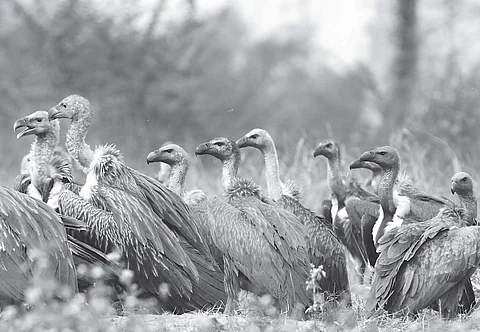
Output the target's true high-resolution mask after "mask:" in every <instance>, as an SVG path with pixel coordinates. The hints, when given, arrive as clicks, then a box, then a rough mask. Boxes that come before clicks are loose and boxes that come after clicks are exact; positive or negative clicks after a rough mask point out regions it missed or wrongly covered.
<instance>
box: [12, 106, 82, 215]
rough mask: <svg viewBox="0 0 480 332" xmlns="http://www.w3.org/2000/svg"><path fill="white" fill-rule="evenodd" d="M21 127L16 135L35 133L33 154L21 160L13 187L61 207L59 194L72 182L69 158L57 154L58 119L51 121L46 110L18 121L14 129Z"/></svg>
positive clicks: (58, 138) (58, 137)
mask: <svg viewBox="0 0 480 332" xmlns="http://www.w3.org/2000/svg"><path fill="white" fill-rule="evenodd" d="M19 129H22V130H21V131H20V132H19V133H18V135H17V138H21V137H26V136H29V135H35V140H34V141H33V143H32V146H31V150H30V153H29V154H28V155H27V156H26V157H25V158H26V160H25V158H24V160H23V161H22V170H21V174H20V175H18V176H17V178H16V179H15V184H14V188H15V190H17V191H20V192H22V193H24V194H29V195H30V196H32V197H35V198H37V199H39V200H41V201H43V202H45V203H48V205H50V206H51V207H53V208H54V209H55V208H57V207H58V194H59V192H60V190H61V188H62V186H63V184H64V183H72V182H73V168H72V164H71V162H70V160H69V159H68V158H66V157H64V156H62V155H61V154H60V153H55V149H56V148H57V146H58V143H59V140H60V125H59V123H58V120H53V121H49V120H48V112H47V111H42V110H39V111H36V112H33V113H32V114H30V115H28V116H25V117H23V118H21V119H18V120H17V121H15V123H14V125H13V130H14V131H17V130H19Z"/></svg>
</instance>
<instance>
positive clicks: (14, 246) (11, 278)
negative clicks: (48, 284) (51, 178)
mask: <svg viewBox="0 0 480 332" xmlns="http://www.w3.org/2000/svg"><path fill="white" fill-rule="evenodd" d="M0 224H1V229H2V232H0V264H1V266H2V268H1V269H0V305H1V306H2V307H3V306H5V305H8V304H12V303H20V302H23V301H25V291H26V290H27V289H28V288H29V287H30V286H31V285H32V279H33V278H40V279H43V280H52V279H53V280H55V281H57V282H58V283H59V284H60V285H62V286H64V287H65V288H66V289H68V291H69V292H70V294H73V293H74V292H76V291H77V289H78V288H77V277H76V270H75V266H74V264H73V259H72V254H71V252H70V249H69V246H68V244H67V235H66V233H65V228H64V226H63V224H62V220H61V219H60V217H59V216H58V215H57V214H56V213H55V211H54V210H53V209H52V208H51V207H49V206H48V205H47V204H45V203H43V202H41V201H39V200H37V199H34V198H32V197H29V196H27V195H24V194H22V193H19V192H16V191H14V190H12V189H9V188H6V187H0ZM44 259H46V260H47V264H45V261H44ZM56 295H57V296H59V297H62V294H61V292H60V293H59V294H56Z"/></svg>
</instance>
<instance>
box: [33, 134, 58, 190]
mask: <svg viewBox="0 0 480 332" xmlns="http://www.w3.org/2000/svg"><path fill="white" fill-rule="evenodd" d="M58 141H59V138H58V135H56V134H55V133H53V132H48V133H46V134H44V135H39V136H36V137H35V140H34V141H33V143H32V147H31V150H30V153H31V155H32V163H31V165H30V166H31V175H32V182H33V184H34V186H35V187H37V188H39V186H40V184H41V182H42V181H43V180H45V179H46V178H48V177H49V176H50V171H49V167H48V164H49V162H50V159H51V158H52V156H53V151H54V149H55V146H57V144H58Z"/></svg>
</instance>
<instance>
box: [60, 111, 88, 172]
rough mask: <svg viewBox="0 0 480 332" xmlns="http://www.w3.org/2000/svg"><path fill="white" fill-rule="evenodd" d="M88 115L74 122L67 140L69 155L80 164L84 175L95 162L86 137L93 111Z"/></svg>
mask: <svg viewBox="0 0 480 332" xmlns="http://www.w3.org/2000/svg"><path fill="white" fill-rule="evenodd" d="M84 107H89V106H84ZM88 114H89V116H85V117H79V118H78V119H73V120H72V124H71V125H70V128H69V129H68V132H67V137H66V140H65V146H66V148H67V151H68V153H70V155H71V156H72V158H73V159H75V160H76V161H77V162H78V163H79V164H80V166H81V167H82V170H83V172H84V173H88V169H89V167H90V163H91V162H92V160H93V150H92V149H91V148H90V146H89V145H88V144H87V143H85V137H86V136H87V133H88V129H89V128H90V124H91V122H92V117H91V111H90V112H88Z"/></svg>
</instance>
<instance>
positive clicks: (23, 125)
mask: <svg viewBox="0 0 480 332" xmlns="http://www.w3.org/2000/svg"><path fill="white" fill-rule="evenodd" d="M19 129H22V130H21V131H20V132H19V133H18V134H17V138H20V137H24V136H28V135H36V136H42V135H46V134H48V133H53V134H59V133H60V126H59V124H58V121H49V120H48V112H47V111H41V110H40V111H36V112H33V113H32V114H30V115H27V116H26V117H23V118H21V119H18V120H17V121H15V123H14V124H13V131H17V130H19Z"/></svg>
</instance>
